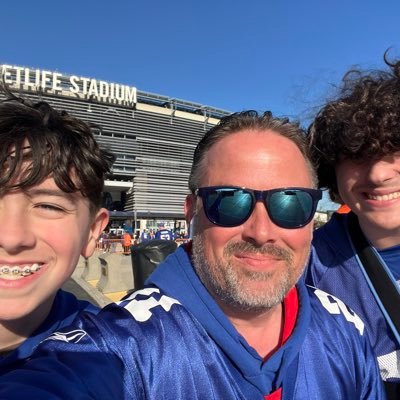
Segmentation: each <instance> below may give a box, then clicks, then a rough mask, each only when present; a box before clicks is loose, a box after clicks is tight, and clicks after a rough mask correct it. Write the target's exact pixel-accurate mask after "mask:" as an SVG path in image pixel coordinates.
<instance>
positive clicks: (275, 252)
mask: <svg viewBox="0 0 400 400" xmlns="http://www.w3.org/2000/svg"><path fill="white" fill-rule="evenodd" d="M235 253H248V254H261V255H271V256H274V257H276V258H279V259H282V260H285V261H286V262H288V263H291V262H292V261H293V254H292V252H291V251H289V250H286V249H283V248H282V247H279V246H276V245H274V244H272V243H267V244H264V245H263V246H261V247H260V246H255V245H254V244H252V243H249V242H230V243H228V244H227V245H226V246H225V248H224V257H230V256H232V255H233V254H235Z"/></svg>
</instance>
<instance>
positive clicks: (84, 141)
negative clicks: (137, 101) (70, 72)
mask: <svg viewBox="0 0 400 400" xmlns="http://www.w3.org/2000/svg"><path fill="white" fill-rule="evenodd" d="M2 89H3V91H4V93H5V95H6V98H5V99H4V100H2V101H1V102H0V144H1V145H0V193H5V192H7V191H9V190H14V189H21V190H24V189H27V188H29V187H31V186H34V185H37V184H40V183H41V182H42V181H43V180H45V179H46V178H47V177H52V178H53V179H54V181H55V183H56V185H57V186H58V187H59V188H60V189H61V190H63V191H64V192H67V193H72V192H76V191H80V192H81V194H82V195H83V196H84V197H86V198H88V200H89V203H90V208H91V209H92V210H97V209H98V208H100V207H101V204H102V191H103V186H104V178H105V175H106V174H107V173H109V172H110V170H111V166H112V163H113V162H114V159H115V158H114V156H113V155H112V154H111V153H110V152H108V151H107V150H104V149H101V148H100V147H99V145H98V144H97V142H96V140H95V138H94V134H93V131H92V126H90V125H89V124H87V123H86V122H84V121H82V120H80V119H77V118H75V117H72V116H71V115H69V114H68V113H67V112H66V111H57V110H55V109H54V108H53V107H52V106H50V105H49V104H48V103H47V102H45V101H39V102H37V103H34V102H32V101H30V100H29V99H24V98H21V97H17V96H15V95H13V94H12V93H11V92H10V91H9V90H8V89H7V88H5V87H3V88H2ZM97 129H99V128H97ZM27 165H28V167H27Z"/></svg>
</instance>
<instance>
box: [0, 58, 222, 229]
mask: <svg viewBox="0 0 400 400" xmlns="http://www.w3.org/2000/svg"><path fill="white" fill-rule="evenodd" d="M1 70H2V76H3V79H4V81H5V83H6V84H7V85H8V87H9V88H10V89H11V90H12V91H17V92H19V93H21V94H22V95H23V96H25V97H28V98H30V99H32V100H34V101H37V100H39V99H42V100H45V101H47V102H49V103H50V104H51V105H53V106H54V107H55V108H57V109H64V110H66V111H68V112H69V113H70V114H72V115H74V116H76V117H78V118H81V119H83V120H85V121H87V122H90V123H93V124H96V125H98V126H100V127H101V130H100V129H99V130H95V132H96V138H97V140H98V142H99V143H100V145H102V146H103V147H106V148H108V149H109V150H110V151H112V152H113V153H114V154H115V155H116V162H115V163H114V166H113V171H112V175H111V176H110V177H109V178H108V179H107V181H106V185H105V193H104V205H105V206H106V207H107V208H108V209H109V210H110V211H111V215H112V217H113V220H114V222H115V221H117V220H118V219H119V220H121V221H122V220H124V219H125V218H127V216H129V218H128V219H130V220H131V222H132V223H134V224H135V225H136V228H139V226H140V222H142V223H141V227H142V228H143V226H144V225H143V224H144V223H145V224H146V226H147V227H152V226H156V225H157V224H158V225H161V224H163V223H165V224H167V225H168V224H171V222H172V221H174V222H175V226H176V222H177V221H179V225H180V223H181V222H182V220H183V218H184V215H183V203H184V199H185V196H186V194H187V193H188V189H187V181H188V177H189V172H190V167H191V162H192V156H193V151H194V148H195V146H196V144H197V142H198V141H199V139H200V137H201V136H202V135H203V134H204V132H205V131H206V130H208V129H209V128H211V127H212V126H214V125H215V124H217V123H218V121H219V119H220V118H221V117H223V116H225V115H227V114H229V113H228V112H227V111H225V110H221V109H217V108H213V107H209V106H205V105H201V104H198V103H193V102H189V101H185V100H179V99H174V98H170V97H167V96H162V95H157V94H153V93H148V92H144V91H139V90H137V89H136V88H135V87H130V86H126V85H121V84H117V83H113V82H105V81H102V80H97V79H92V78H85V77H80V76H76V75H66V74H62V73H59V72H52V71H46V70H40V69H33V68H27V67H20V66H12V65H5V64H3V65H1ZM143 221H145V222H143ZM127 223H128V224H129V222H127ZM115 224H117V223H115ZM115 224H114V225H115ZM135 225H134V226H135Z"/></svg>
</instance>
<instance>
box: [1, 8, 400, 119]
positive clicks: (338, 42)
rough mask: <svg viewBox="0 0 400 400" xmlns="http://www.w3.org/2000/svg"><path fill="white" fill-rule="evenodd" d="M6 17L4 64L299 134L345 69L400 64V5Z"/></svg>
mask: <svg viewBox="0 0 400 400" xmlns="http://www.w3.org/2000/svg"><path fill="white" fill-rule="evenodd" d="M2 16H3V18H2V40H1V41H0V63H7V64H13V65H22V66H28V67H34V68H40V69H48V70H50V71H59V72H62V73H66V74H74V75H80V76H85V77H90V78H96V79H102V80H106V81H112V82H116V83H122V84H126V85H130V86H136V87H137V88H138V89H139V90H143V91H148V92H152V93H158V94H162V95H166V96H170V97H174V98H179V99H184V100H190V101H194V102H198V103H201V104H205V105H209V106H213V107H218V108H222V109H225V110H228V111H239V110H244V109H256V110H266V109H269V110H271V111H272V112H273V113H274V114H276V115H289V116H291V117H293V118H296V119H299V120H300V121H301V122H302V124H303V125H304V126H306V125H307V124H308V122H309V121H310V118H312V115H313V113H315V111H316V110H317V109H318V107H319V106H320V105H321V104H322V103H323V102H324V100H325V99H326V97H327V96H330V95H332V93H333V92H334V87H335V84H338V83H339V81H340V79H341V77H342V75H343V74H344V73H345V72H346V71H347V70H348V69H349V68H350V67H353V66H358V67H361V68H363V69H369V68H382V67H383V65H384V64H383V53H384V51H385V50H386V49H387V48H389V47H391V48H392V50H391V52H390V54H391V55H393V57H400V2H399V1H398V0H381V1H378V0H375V1H373V0H363V1H361V0H335V1H322V0H302V1H298V0H297V1H295V0H248V1H246V2H244V1H235V0H202V1H191V0H170V1H165V0H142V1H135V0H130V1H128V0H114V1H99V0H97V1H94V0H79V1H78V0H69V1H62V0H60V1H49V0H43V1H40V0H37V1H35V2H32V1H28V0H20V1H15V2H11V1H7V2H4V3H2Z"/></svg>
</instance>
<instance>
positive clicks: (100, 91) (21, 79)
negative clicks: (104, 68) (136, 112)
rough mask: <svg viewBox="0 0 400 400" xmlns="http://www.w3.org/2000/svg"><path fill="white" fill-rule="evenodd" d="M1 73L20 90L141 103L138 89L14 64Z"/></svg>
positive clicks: (11, 84)
mask: <svg viewBox="0 0 400 400" xmlns="http://www.w3.org/2000/svg"><path fill="white" fill-rule="evenodd" d="M1 71H2V78H3V80H4V82H5V83H6V84H7V85H10V87H14V88H17V89H23V90H34V91H43V92H46V93H54V94H61V95H67V96H74V97H79V98H84V99H87V100H92V99H96V100H98V101H101V102H106V103H113V104H121V105H127V106H133V105H134V104H135V103H136V102H137V90H136V88H135V87H130V86H126V85H120V84H117V83H109V82H105V81H100V80H96V79H90V78H84V77H78V76H76V75H71V76H67V75H63V74H60V73H59V72H50V71H45V70H40V69H30V68H25V67H17V66H11V65H2V68H1Z"/></svg>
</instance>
